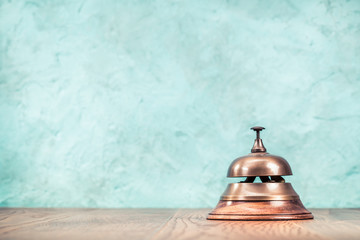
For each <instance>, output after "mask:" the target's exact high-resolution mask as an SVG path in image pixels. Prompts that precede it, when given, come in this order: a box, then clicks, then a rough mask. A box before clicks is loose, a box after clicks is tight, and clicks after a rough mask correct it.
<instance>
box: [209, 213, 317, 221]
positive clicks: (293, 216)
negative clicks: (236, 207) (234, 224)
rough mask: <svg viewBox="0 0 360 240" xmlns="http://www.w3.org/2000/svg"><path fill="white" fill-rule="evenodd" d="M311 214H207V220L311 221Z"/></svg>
mask: <svg viewBox="0 0 360 240" xmlns="http://www.w3.org/2000/svg"><path fill="white" fill-rule="evenodd" d="M313 218H314V216H313V215H312V214H311V213H305V214H274V215H235V214H229V215H226V214H211V213H210V214H209V215H208V217H207V219H208V220H241V221H268V220H274V221H276V220H305V219H313Z"/></svg>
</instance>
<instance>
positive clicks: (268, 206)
mask: <svg viewBox="0 0 360 240" xmlns="http://www.w3.org/2000/svg"><path fill="white" fill-rule="evenodd" d="M251 129H252V130H254V131H256V139H255V143H254V146H253V148H252V149H251V153H250V154H248V155H246V156H243V157H239V158H237V159H235V160H234V161H233V162H232V163H231V165H230V167H229V170H228V174H227V177H229V178H237V177H246V180H245V181H241V182H238V183H230V184H229V185H228V186H227V188H226V190H225V192H224V193H223V194H222V196H221V198H220V201H219V203H218V204H217V206H216V207H215V209H214V210H213V211H212V212H211V213H209V215H208V217H207V219H209V220H295V219H297V220H300V219H313V218H314V217H313V215H312V214H311V212H309V211H308V210H307V209H306V208H305V207H304V205H303V204H302V203H301V201H300V198H299V195H298V194H297V193H296V192H295V190H294V189H293V187H292V186H291V183H287V182H285V180H284V178H283V177H282V176H287V175H292V171H291V168H290V165H289V163H288V162H287V161H286V160H285V159H284V158H282V157H280V156H276V155H271V154H269V153H267V152H266V148H265V147H264V145H263V142H262V140H261V138H260V131H262V130H263V129H265V128H263V127H252V128H251ZM256 177H260V179H261V181H262V183H254V180H255V178H256Z"/></svg>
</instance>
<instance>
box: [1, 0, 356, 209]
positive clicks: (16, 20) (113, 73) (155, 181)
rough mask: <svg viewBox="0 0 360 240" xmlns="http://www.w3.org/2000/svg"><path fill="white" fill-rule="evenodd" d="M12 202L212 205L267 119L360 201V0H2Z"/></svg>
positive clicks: (301, 181)
mask: <svg viewBox="0 0 360 240" xmlns="http://www.w3.org/2000/svg"><path fill="white" fill-rule="evenodd" d="M0 44H1V46H0V54H1V55H0V205H1V206H28V207H35V206H44V207H213V206H215V204H216V203H217V201H218V199H219V196H220V194H221V193H222V192H223V190H224V189H225V187H226V184H227V183H228V182H233V181H234V180H231V179H226V172H227V168H228V166H229V164H230V163H231V161H232V160H233V159H234V158H236V157H238V156H241V155H244V154H247V153H249V151H250V148H251V146H252V143H253V140H254V133H253V132H251V131H250V130H249V128H250V127H252V126H253V125H263V126H265V127H266V128H267V129H266V130H265V131H264V132H263V134H262V138H263V140H264V144H265V146H266V147H267V149H268V151H269V152H271V153H273V154H278V155H281V156H283V157H285V158H286V159H287V160H288V161H289V163H290V165H291V166H292V169H293V173H294V175H293V176H290V177H287V178H286V179H287V181H290V182H291V183H293V186H294V188H295V190H296V191H297V192H298V193H299V194H300V196H301V198H302V200H303V202H304V204H305V205H306V206H307V207H360V184H359V182H360V1H354V0H353V1H318V0H317V1H295V0H292V1H220V0H219V1H209V0H207V1H205V0H204V1H115V0H113V1H100V0H99V1H65V0H56V1H50V0H49V1H36V0H34V1H5V0H1V1H0Z"/></svg>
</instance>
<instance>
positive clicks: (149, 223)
mask: <svg viewBox="0 0 360 240" xmlns="http://www.w3.org/2000/svg"><path fill="white" fill-rule="evenodd" d="M210 210H211V209H58V208H56V209H53V208H48V209H46V208H33V209H31V208H0V239H1V240H6V239H11V240H16V239H54V240H55V239H66V240H69V239H86V240H90V239H207V240H211V239H237V240H239V239H241V240H243V239H276V240H280V239H360V209H311V210H310V211H311V212H313V214H314V216H315V219H314V220H302V221H301V220H299V221H209V220H206V214H207V213H208V212H209V211H210Z"/></svg>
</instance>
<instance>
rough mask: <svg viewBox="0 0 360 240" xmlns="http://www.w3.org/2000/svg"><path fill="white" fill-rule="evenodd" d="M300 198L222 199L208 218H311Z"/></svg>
mask: <svg viewBox="0 0 360 240" xmlns="http://www.w3.org/2000/svg"><path fill="white" fill-rule="evenodd" d="M313 218H314V216H313V215H312V214H311V212H309V211H308V210H307V209H306V208H305V207H304V205H303V204H302V203H301V201H300V199H296V200H281V201H274V200H272V201H224V200H220V201H219V203H218V205H217V206H216V208H215V209H214V210H213V211H212V212H211V213H209V215H208V217H207V219H208V220H305V219H313Z"/></svg>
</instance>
